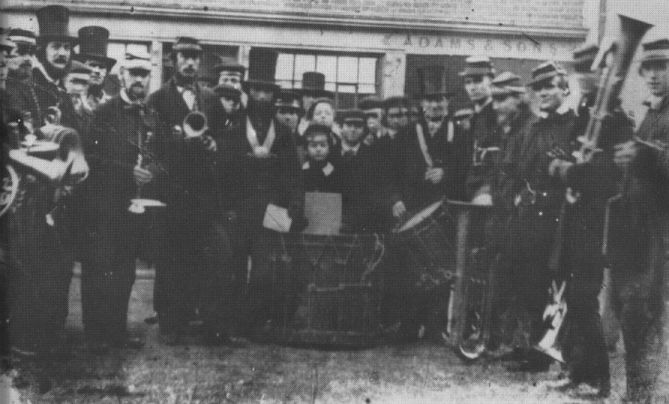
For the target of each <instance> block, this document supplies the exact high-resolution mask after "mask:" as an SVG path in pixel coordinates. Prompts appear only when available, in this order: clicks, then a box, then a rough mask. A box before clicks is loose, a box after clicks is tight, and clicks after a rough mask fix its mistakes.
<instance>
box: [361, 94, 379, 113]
mask: <svg viewBox="0 0 669 404" xmlns="http://www.w3.org/2000/svg"><path fill="white" fill-rule="evenodd" d="M358 108H360V109H361V110H363V111H367V110H370V109H375V108H383V100H382V99H381V98H379V97H378V96H376V95H370V96H368V97H365V98H363V99H361V100H360V102H358Z"/></svg>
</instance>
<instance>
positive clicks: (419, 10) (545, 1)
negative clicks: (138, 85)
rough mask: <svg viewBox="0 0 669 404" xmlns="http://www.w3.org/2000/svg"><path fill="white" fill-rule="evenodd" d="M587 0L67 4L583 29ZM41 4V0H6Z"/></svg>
mask: <svg viewBox="0 0 669 404" xmlns="http://www.w3.org/2000/svg"><path fill="white" fill-rule="evenodd" d="M585 1H586V0H225V1H220V0H199V1H194V2H183V1H177V0H71V3H74V4H76V3H83V4H96V3H97V4H115V5H124V6H133V5H134V6H156V7H170V8H186V9H194V10H199V11H202V10H212V11H213V10H216V11H231V12H252V13H255V12H257V13H262V14H271V13H282V14H288V15H291V14H292V15H298V16H319V17H334V18H338V19H339V18H340V19H342V20H344V21H345V20H347V19H355V18H364V19H375V20H381V21H383V20H395V21H404V22H406V21H409V22H410V21H412V20H415V21H429V22H436V23H441V22H444V23H447V22H450V23H458V24H461V23H465V24H467V23H472V24H490V25H507V26H509V25H510V26H521V27H522V26H525V27H552V28H577V29H578V28H582V27H583V7H584V2H585ZM31 2H34V3H39V4H43V1H42V0H29V1H25V0H23V1H17V0H9V1H8V3H21V4H26V3H31Z"/></svg>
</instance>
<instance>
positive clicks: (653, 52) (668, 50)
mask: <svg viewBox="0 0 669 404" xmlns="http://www.w3.org/2000/svg"><path fill="white" fill-rule="evenodd" d="M642 46H643V55H642V56H641V63H644V62H650V61H653V60H669V39H667V38H662V39H658V40H657V41H652V42H646V43H644V44H643V45H642Z"/></svg>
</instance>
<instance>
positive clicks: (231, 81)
mask: <svg viewBox="0 0 669 404" xmlns="http://www.w3.org/2000/svg"><path fill="white" fill-rule="evenodd" d="M218 84H226V85H229V86H231V87H234V88H236V89H237V90H240V91H241V89H242V73H241V72H230V71H226V70H223V71H221V73H220V75H219V76H218Z"/></svg>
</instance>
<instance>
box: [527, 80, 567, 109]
mask: <svg viewBox="0 0 669 404" xmlns="http://www.w3.org/2000/svg"><path fill="white" fill-rule="evenodd" d="M560 79H561V78H560V77H559V76H555V77H552V78H550V79H546V80H543V81H540V82H538V83H535V84H533V85H532V91H534V93H535V94H536V95H537V98H539V109H541V110H542V111H555V110H557V109H558V108H559V107H560V105H562V102H564V99H565V97H566V96H567V90H566V89H563V88H560V87H558V84H559V82H560Z"/></svg>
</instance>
